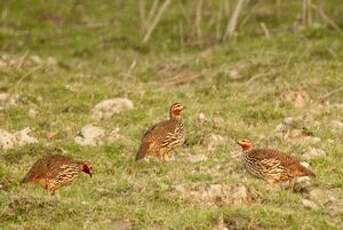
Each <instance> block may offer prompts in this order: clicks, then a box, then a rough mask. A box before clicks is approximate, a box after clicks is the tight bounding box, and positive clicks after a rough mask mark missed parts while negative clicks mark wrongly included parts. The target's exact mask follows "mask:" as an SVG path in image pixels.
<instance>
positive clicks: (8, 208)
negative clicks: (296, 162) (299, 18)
mask: <svg viewBox="0 0 343 230" xmlns="http://www.w3.org/2000/svg"><path fill="white" fill-rule="evenodd" d="M31 2H32V3H30V4H29V3H28V2H26V1H5V2H4V3H1V4H0V18H1V19H0V55H1V54H8V55H9V56H10V58H11V59H13V60H20V59H21V58H22V57H25V55H27V59H24V62H23V63H24V64H23V65H22V66H21V67H19V68H17V66H16V65H15V66H13V67H9V68H2V67H0V92H14V93H16V94H18V95H20V97H21V102H20V103H19V105H18V106H9V107H6V108H5V109H4V110H2V111H0V128H2V129H7V130H10V131H14V130H19V129H23V128H25V127H31V128H32V129H33V132H32V133H33V135H34V136H35V137H37V138H38V139H39V144H35V145H31V146H23V147H17V148H15V149H11V150H6V151H5V150H1V153H0V182H1V183H3V184H4V185H5V188H4V189H3V190H0V223H1V224H0V225H1V227H0V228H1V229H111V227H113V223H115V222H116V221H118V220H123V219H129V221H130V222H131V224H132V227H133V229H213V227H214V226H215V223H216V220H217V219H218V218H219V217H220V216H221V215H223V218H224V222H225V223H226V224H227V225H228V226H229V227H231V228H233V229H235V228H236V229H242V228H245V229H247V228H252V229H265V228H274V229H285V228H286V229H300V228H304V229H324V228H327V229H339V228H341V227H342V219H343V214H342V213H338V212H337V213H336V212H333V211H332V210H331V209H330V204H326V205H325V206H324V207H323V208H322V209H320V210H312V209H306V208H304V207H303V205H302V202H301V199H302V198H304V195H303V194H300V193H291V192H289V191H287V190H286V191H277V192H272V193H271V192H270V190H268V189H267V188H266V184H265V183H264V182H263V181H260V180H257V179H255V178H252V177H251V176H249V175H247V174H246V172H245V171H244V170H243V169H242V167H241V165H240V162H239V161H238V160H237V159H236V158H234V157H233V153H235V152H238V151H239V147H238V146H237V145H236V144H234V140H237V139H240V138H246V137H247V138H250V139H252V140H253V141H254V142H255V143H256V146H257V147H263V146H269V147H274V148H279V149H281V150H283V151H285V152H293V154H294V155H296V156H297V157H298V158H299V159H302V158H303V157H302V154H303V153H305V152H306V151H307V150H308V147H309V146H312V147H316V148H321V149H323V150H324V151H325V152H326V153H327V156H325V157H321V158H317V159H313V160H310V161H308V162H309V163H310V165H311V168H312V169H313V170H314V171H315V173H316V174H317V178H316V179H315V182H314V184H315V186H316V187H319V188H321V189H323V190H328V191H333V190H334V191H336V196H337V199H339V197H340V198H342V197H343V184H342V178H343V171H342V167H343V161H342V159H341V158H342V152H343V145H342V138H343V133H342V130H334V129H333V128H331V126H330V121H332V120H341V121H342V117H343V110H342V98H343V93H342V91H337V92H336V93H334V94H332V95H330V96H329V97H328V98H326V99H325V100H324V101H323V100H322V97H323V96H324V95H326V94H327V93H329V92H332V91H333V90H335V89H337V88H339V87H341V86H342V85H343V77H342V69H343V43H342V40H343V35H342V33H338V32H335V31H333V30H332V29H330V28H328V27H327V26H324V25H323V24H321V25H320V26H319V27H313V28H307V29H303V30H300V31H297V32H296V33H293V32H289V27H291V25H292V23H293V22H294V18H295V16H296V14H297V12H299V13H300V12H301V8H300V7H301V4H300V2H299V1H290V3H289V4H287V5H282V7H283V8H282V9H283V11H282V12H281V15H280V16H277V15H276V12H275V10H273V9H274V8H273V7H275V4H274V3H273V2H274V1H265V3H263V4H262V3H260V4H257V5H256V6H255V8H253V10H252V12H250V13H251V15H252V16H251V18H250V19H249V20H248V21H247V23H246V25H245V26H242V28H240V32H239V34H238V36H237V37H235V38H234V40H232V41H230V42H222V43H213V42H211V41H213V36H214V34H215V26H214V25H210V26H208V27H204V28H206V29H204V34H205V35H204V39H205V42H204V44H202V45H200V46H199V45H195V44H196V37H195V35H194V34H193V33H192V32H191V31H193V30H194V29H192V26H191V25H189V24H187V23H185V24H184V31H190V32H189V33H186V35H185V41H186V42H185V44H184V45H183V46H181V44H180V37H179V32H178V26H179V24H180V23H183V21H182V19H180V18H182V17H180V15H182V14H181V13H180V9H179V8H178V7H179V6H178V4H179V3H177V4H174V5H173V4H172V5H171V7H170V10H168V12H167V13H166V15H165V17H164V18H163V19H162V20H161V24H160V25H158V27H157V28H156V31H155V32H154V33H153V35H152V40H151V42H150V43H149V44H147V45H142V44H141V40H142V36H141V34H140V33H139V27H140V22H139V21H140V19H139V17H138V14H139V13H138V1H137V3H136V1H96V2H95V1H81V2H82V3H80V4H78V5H77V6H76V7H75V8H74V9H72V5H73V1H65V3H63V4H61V3H60V2H59V1H50V2H49V3H45V1H40V0H35V1H31ZM146 2H150V1H146ZM180 2H183V4H184V7H185V9H186V10H187V12H190V11H191V10H192V9H193V8H194V3H192V1H180ZM205 2H206V1H205ZM328 2H329V1H328ZM330 2H331V1H330ZM334 2H335V1H332V3H331V4H330V3H323V7H324V9H325V11H326V12H327V13H328V14H329V15H330V16H331V17H332V18H333V20H335V21H336V23H337V24H338V25H340V26H341V25H342V24H343V21H342V17H341V15H342V14H341V13H340V14H339V10H342V7H340V6H339V1H336V2H337V4H336V5H337V7H336V5H335V3H334ZM205 4H207V6H208V11H209V12H214V9H215V7H216V5H215V3H213V4H211V3H209V2H206V3H205ZM299 4H300V5H299ZM265 9H269V10H270V9H272V12H271V15H269V14H268V13H266V14H263V13H261V12H263V10H265ZM246 14H248V12H244V15H246ZM1 15H2V16H1ZM133 15H135V16H133ZM206 15H207V14H206ZM206 17H209V16H206ZM224 21H225V20H224V19H223V22H224ZM260 21H262V22H265V23H266V24H267V26H268V28H269V29H270V31H271V33H272V37H271V38H269V39H268V38H265V37H264V36H262V35H261V34H260V33H258V32H257V29H256V28H259V27H258V26H259V22H260ZM92 25H99V26H94V27H93V26H92ZM221 26H222V28H224V24H222V25H221ZM33 55H37V56H39V57H40V58H41V59H42V60H43V64H42V66H41V67H40V68H39V69H36V70H34V69H35V68H37V66H39V65H40V64H39V63H31V64H30V63H29V57H30V56H33ZM49 56H51V57H53V58H55V59H56V60H57V62H58V65H57V66H52V67H51V66H48V65H46V64H44V60H46V59H47V58H48V57H49ZM33 70H34V72H32V74H30V75H27V76H26V77H25V78H23V76H25V74H27V73H29V72H30V71H33ZM232 71H234V72H235V71H236V72H238V75H239V76H240V77H239V78H237V79H236V78H233V77H232ZM178 74H183V75H184V76H186V77H188V76H193V75H194V76H195V75H198V74H201V75H203V77H202V78H198V79H197V80H196V81H193V82H190V83H187V84H184V85H180V86H165V85H164V84H165V82H166V80H168V79H171V78H172V77H175V76H176V75H178ZM256 76H259V77H256ZM254 77H256V78H255V79H254ZM250 79H254V80H251V81H249V80H250ZM285 91H305V92H306V93H307V94H308V96H309V98H310V100H309V101H308V102H307V103H306V104H305V106H304V107H300V108H299V107H296V106H294V105H293V103H291V102H286V101H284V100H282V99H281V96H280V95H281V94H282V93H283V92H285ZM112 97H128V98H129V99H131V100H132V101H133V102H134V105H135V107H134V109H133V110H131V111H128V112H125V113H122V114H118V115H115V116H114V117H113V118H112V119H109V120H105V121H101V122H98V123H97V125H99V126H101V127H105V128H106V130H112V129H114V128H116V127H119V128H120V134H121V135H122V136H123V138H121V139H119V140H117V141H115V142H114V143H112V144H108V145H105V146H100V147H81V146H78V145H77V144H75V143H74V137H75V135H76V134H77V132H78V130H79V129H80V128H81V127H83V126H84V125H86V124H88V123H92V122H94V121H93V120H92V118H91V116H90V110H91V109H92V108H93V106H94V105H95V104H97V103H98V102H100V101H101V100H104V99H108V98H112ZM176 101H178V102H181V103H182V104H184V105H185V106H186V107H187V110H185V113H184V120H185V124H186V127H187V144H186V145H185V146H183V147H182V148H180V149H179V150H178V153H177V154H176V156H177V160H176V161H171V162H168V163H164V164H160V163H157V162H149V163H146V162H145V163H144V162H135V161H134V155H135V152H136V151H137V148H138V145H139V140H140V138H141V135H142V133H143V132H144V130H146V128H148V127H149V126H150V125H151V124H153V123H155V122H157V121H159V120H161V119H164V118H165V117H166V116H167V114H168V107H169V105H170V104H172V103H173V102H176ZM337 104H338V105H340V107H337V106H336V105H337ZM31 108H34V109H35V110H37V111H38V115H37V116H36V117H34V118H32V117H30V116H29V115H28V112H29V110H30V109H31ZM200 112H203V113H204V114H205V115H206V118H207V120H206V121H205V122H203V123H202V122H199V121H198V118H197V116H198V114H199V113H200ZM285 117H298V118H300V121H299V123H298V124H297V127H296V128H302V127H306V128H307V129H308V130H310V131H311V132H312V133H314V135H315V136H317V137H319V138H320V139H321V141H320V142H319V143H316V144H310V145H308V144H306V143H297V144H292V143H290V142H287V141H285V140H283V139H281V138H279V137H278V136H277V135H276V133H275V131H274V130H275V127H276V125H277V124H279V123H280V122H281V121H282V120H283V119H284V118H285ZM51 133H56V135H55V136H53V137H52V138H48V137H49V135H50V134H51ZM211 133H213V134H220V135H221V136H223V137H224V138H226V143H225V144H224V145H222V146H219V147H217V148H216V149H215V151H213V152H212V153H209V152H207V150H206V149H204V148H203V147H202V143H203V142H204V140H205V139H206V137H207V136H208V135H209V134H211ZM45 152H59V153H64V154H67V155H70V156H72V157H74V158H76V159H85V160H89V161H91V162H92V164H93V167H94V169H95V174H94V177H93V178H91V179H90V178H89V177H87V176H86V175H81V176H80V177H79V178H78V179H77V180H76V181H75V183H74V184H73V185H72V186H70V187H66V188H63V189H61V190H60V191H59V192H58V195H57V197H49V196H48V194H47V193H46V191H44V190H43V189H41V188H40V187H38V186H34V185H25V186H22V185H20V181H21V179H22V177H23V176H24V174H25V173H26V171H27V170H28V168H29V167H30V166H31V165H32V163H33V162H34V161H35V160H36V159H38V158H39V157H40V156H42V155H43V154H44V153H45ZM190 154H204V155H206V156H207V157H208V160H207V161H205V162H201V163H196V164H192V163H190V162H188V161H187V160H186V158H187V156H188V155H190ZM219 166H220V167H219ZM242 181H243V183H244V184H246V185H247V186H248V187H252V188H255V189H256V190H257V191H258V192H259V193H260V197H261V198H260V199H258V200H257V201H255V202H252V203H251V204H245V205H242V206H237V205H236V206H230V205H226V206H211V207H207V206H206V204H199V203H197V202H195V201H192V200H184V199H182V198H181V197H180V196H177V195H176V196H175V194H174V192H173V190H174V187H175V186H178V185H192V184H194V183H203V184H216V183H224V184H226V185H235V184H237V183H240V182H242Z"/></svg>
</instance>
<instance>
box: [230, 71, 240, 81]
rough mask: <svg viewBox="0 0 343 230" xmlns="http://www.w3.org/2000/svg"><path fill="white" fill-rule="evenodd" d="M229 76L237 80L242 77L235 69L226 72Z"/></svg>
mask: <svg viewBox="0 0 343 230" xmlns="http://www.w3.org/2000/svg"><path fill="white" fill-rule="evenodd" d="M228 75H229V78H231V79H233V80H238V79H240V78H241V77H242V75H241V74H240V72H239V71H238V70H237V69H232V70H230V71H229V72H228Z"/></svg>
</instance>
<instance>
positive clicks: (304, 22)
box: [301, 0, 308, 26]
mask: <svg viewBox="0 0 343 230" xmlns="http://www.w3.org/2000/svg"><path fill="white" fill-rule="evenodd" d="M302 3H303V8H302V15H301V21H302V24H303V26H306V25H307V20H306V19H307V8H308V4H307V0H303V2H302Z"/></svg>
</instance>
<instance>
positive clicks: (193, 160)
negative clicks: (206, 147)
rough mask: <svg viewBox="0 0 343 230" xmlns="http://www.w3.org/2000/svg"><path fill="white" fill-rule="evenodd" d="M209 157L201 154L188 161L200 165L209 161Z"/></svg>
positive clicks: (192, 156)
mask: <svg viewBox="0 0 343 230" xmlns="http://www.w3.org/2000/svg"><path fill="white" fill-rule="evenodd" d="M207 159H208V158H207V157H206V156H205V155H204V154H200V155H190V156H189V157H187V160H188V161H190V162H191V163H198V162H202V161H207Z"/></svg>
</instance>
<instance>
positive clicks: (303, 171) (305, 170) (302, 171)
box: [296, 165, 316, 177]
mask: <svg viewBox="0 0 343 230" xmlns="http://www.w3.org/2000/svg"><path fill="white" fill-rule="evenodd" d="M296 171H297V174H298V175H299V176H310V177H316V174H314V173H313V172H312V171H311V170H310V169H308V168H306V167H305V166H302V165H299V167H298V170H296Z"/></svg>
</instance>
